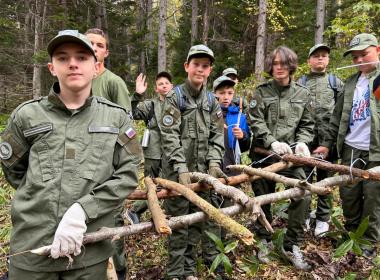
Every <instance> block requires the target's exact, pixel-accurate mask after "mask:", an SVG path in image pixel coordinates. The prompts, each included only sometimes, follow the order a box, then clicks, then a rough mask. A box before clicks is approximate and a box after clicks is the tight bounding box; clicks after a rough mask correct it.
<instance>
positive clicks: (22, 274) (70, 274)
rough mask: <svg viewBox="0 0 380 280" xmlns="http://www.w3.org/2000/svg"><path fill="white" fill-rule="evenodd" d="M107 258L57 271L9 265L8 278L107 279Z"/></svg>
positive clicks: (40, 279) (39, 279) (22, 279)
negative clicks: (38, 270) (30, 269)
mask: <svg viewBox="0 0 380 280" xmlns="http://www.w3.org/2000/svg"><path fill="white" fill-rule="evenodd" d="M107 264H108V259H107V260H106V261H103V262H101V263H98V264H95V265H92V266H87V267H83V268H81V269H73V270H66V271H58V272H35V271H29V270H23V269H20V268H17V267H15V266H13V265H12V263H11V264H10V265H9V279H10V280H105V279H107Z"/></svg>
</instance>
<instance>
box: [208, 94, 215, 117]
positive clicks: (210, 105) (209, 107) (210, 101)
mask: <svg viewBox="0 0 380 280" xmlns="http://www.w3.org/2000/svg"><path fill="white" fill-rule="evenodd" d="M214 99H215V96H214V94H213V93H212V92H211V91H208V92H207V103H208V111H209V113H211V112H212V103H213V101H214Z"/></svg>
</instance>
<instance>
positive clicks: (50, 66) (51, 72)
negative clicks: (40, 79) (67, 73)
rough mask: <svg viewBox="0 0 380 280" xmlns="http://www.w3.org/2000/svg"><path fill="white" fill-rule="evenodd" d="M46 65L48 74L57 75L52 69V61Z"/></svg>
mask: <svg viewBox="0 0 380 280" xmlns="http://www.w3.org/2000/svg"><path fill="white" fill-rule="evenodd" d="M47 67H48V69H49V71H50V74H51V75H52V76H57V74H56V73H55V71H54V65H53V63H51V62H49V63H48V64H47Z"/></svg>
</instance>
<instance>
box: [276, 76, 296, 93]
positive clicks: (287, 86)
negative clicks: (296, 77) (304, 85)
mask: <svg viewBox="0 0 380 280" xmlns="http://www.w3.org/2000/svg"><path fill="white" fill-rule="evenodd" d="M292 83H294V82H293V81H292V79H290V83H289V84H288V85H286V86H282V85H280V84H279V83H278V82H277V81H276V80H274V79H273V80H272V85H273V87H274V88H275V89H276V90H277V91H278V92H282V91H284V90H287V89H289V88H290V86H291V85H292Z"/></svg>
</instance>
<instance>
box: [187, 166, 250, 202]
mask: <svg viewBox="0 0 380 280" xmlns="http://www.w3.org/2000/svg"><path fill="white" fill-rule="evenodd" d="M190 177H191V180H194V181H200V182H202V183H205V184H208V185H211V186H212V187H213V188H214V190H215V191H216V192H217V193H219V194H221V195H223V196H226V197H229V198H231V199H232V200H233V201H234V202H236V203H240V204H242V205H245V204H247V203H248V201H249V197H248V196H247V195H246V194H245V193H244V192H243V191H241V190H239V189H237V188H234V187H230V186H227V185H225V184H223V183H222V182H220V181H219V180H218V179H216V178H214V177H212V176H210V175H208V174H204V173H200V172H192V173H190Z"/></svg>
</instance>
